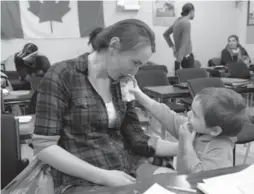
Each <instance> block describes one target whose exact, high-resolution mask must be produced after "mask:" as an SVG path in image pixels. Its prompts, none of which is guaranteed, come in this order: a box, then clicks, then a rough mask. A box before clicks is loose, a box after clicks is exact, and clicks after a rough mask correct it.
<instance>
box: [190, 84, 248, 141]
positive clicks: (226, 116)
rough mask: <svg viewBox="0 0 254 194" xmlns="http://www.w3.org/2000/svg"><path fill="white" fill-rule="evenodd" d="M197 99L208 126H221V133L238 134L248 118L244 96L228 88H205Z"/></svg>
mask: <svg viewBox="0 0 254 194" xmlns="http://www.w3.org/2000/svg"><path fill="white" fill-rule="evenodd" d="M195 99H197V100H199V101H200V104H201V106H202V108H203V112H204V119H205V122H206V125H207V127H215V126H220V127H221V128H222V133H221V135H227V136H236V135H237V134H238V133H239V132H240V131H241V130H242V127H243V125H244V123H245V122H246V121H247V120H248V116H247V111H246V105H245V101H244V99H243V97H242V96H241V95H240V94H238V93H236V92H235V91H233V90H231V89H227V88H205V89H203V90H202V91H200V92H199V93H198V94H197V95H196V97H195Z"/></svg>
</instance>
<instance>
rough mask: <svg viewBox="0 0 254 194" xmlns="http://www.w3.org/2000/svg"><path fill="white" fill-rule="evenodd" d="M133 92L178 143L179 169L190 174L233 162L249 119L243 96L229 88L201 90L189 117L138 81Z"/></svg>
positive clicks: (221, 166)
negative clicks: (147, 91) (158, 99)
mask: <svg viewBox="0 0 254 194" xmlns="http://www.w3.org/2000/svg"><path fill="white" fill-rule="evenodd" d="M135 85H136V86H135V88H134V89H131V92H133V93H134V94H135V97H136V100H138V102H139V103H140V104H141V105H143V106H144V107H145V108H146V109H147V110H148V111H150V112H151V113H152V114H153V116H154V117H155V118H156V119H158V120H159V121H160V122H161V123H162V124H163V125H164V126H165V127H166V128H167V130H168V131H169V132H170V133H171V134H172V135H173V136H175V137H176V138H177V139H178V140H179V142H178V144H179V145H178V154H177V172H178V173H180V174H189V173H195V172H201V171H207V170H212V169H219V168H224V167H230V166H232V165H233V149H234V146H235V142H236V137H235V136H236V135H237V134H238V133H239V132H240V131H241V129H242V126H243V125H244V123H245V121H247V120H248V114H247V111H246V105H245V103H244V100H243V98H242V96H241V95H240V94H238V93H236V92H235V91H233V90H230V89H226V88H205V89H203V90H202V91H201V92H199V93H198V94H197V95H196V96H195V98H194V100H193V102H192V110H191V111H189V112H188V114H187V117H184V116H182V115H179V114H177V113H175V112H174V111H172V110H171V109H170V108H169V107H168V106H166V105H165V104H163V103H159V102H156V101H155V100H153V99H151V98H150V97H149V96H147V95H146V94H144V93H143V92H142V91H141V90H140V88H139V87H138V85H137V84H135Z"/></svg>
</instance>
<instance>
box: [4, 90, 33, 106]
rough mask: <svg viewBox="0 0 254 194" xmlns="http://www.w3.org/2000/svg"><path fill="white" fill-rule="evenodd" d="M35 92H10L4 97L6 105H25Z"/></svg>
mask: <svg viewBox="0 0 254 194" xmlns="http://www.w3.org/2000/svg"><path fill="white" fill-rule="evenodd" d="M32 95H33V92H31V91H30V90H19V91H10V92H9V94H8V95H6V96H4V104H5V105H11V104H24V103H29V102H30V99H31V98H32Z"/></svg>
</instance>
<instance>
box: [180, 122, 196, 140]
mask: <svg viewBox="0 0 254 194" xmlns="http://www.w3.org/2000/svg"><path fill="white" fill-rule="evenodd" d="M195 136H196V132H195V131H191V130H190V127H189V124H188V123H184V124H183V125H181V126H180V128H179V140H182V141H184V142H186V143H190V144H193V141H194V139H195Z"/></svg>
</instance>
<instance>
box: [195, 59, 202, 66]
mask: <svg viewBox="0 0 254 194" xmlns="http://www.w3.org/2000/svg"><path fill="white" fill-rule="evenodd" d="M194 66H195V68H201V63H200V61H199V60H195V61H194Z"/></svg>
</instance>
